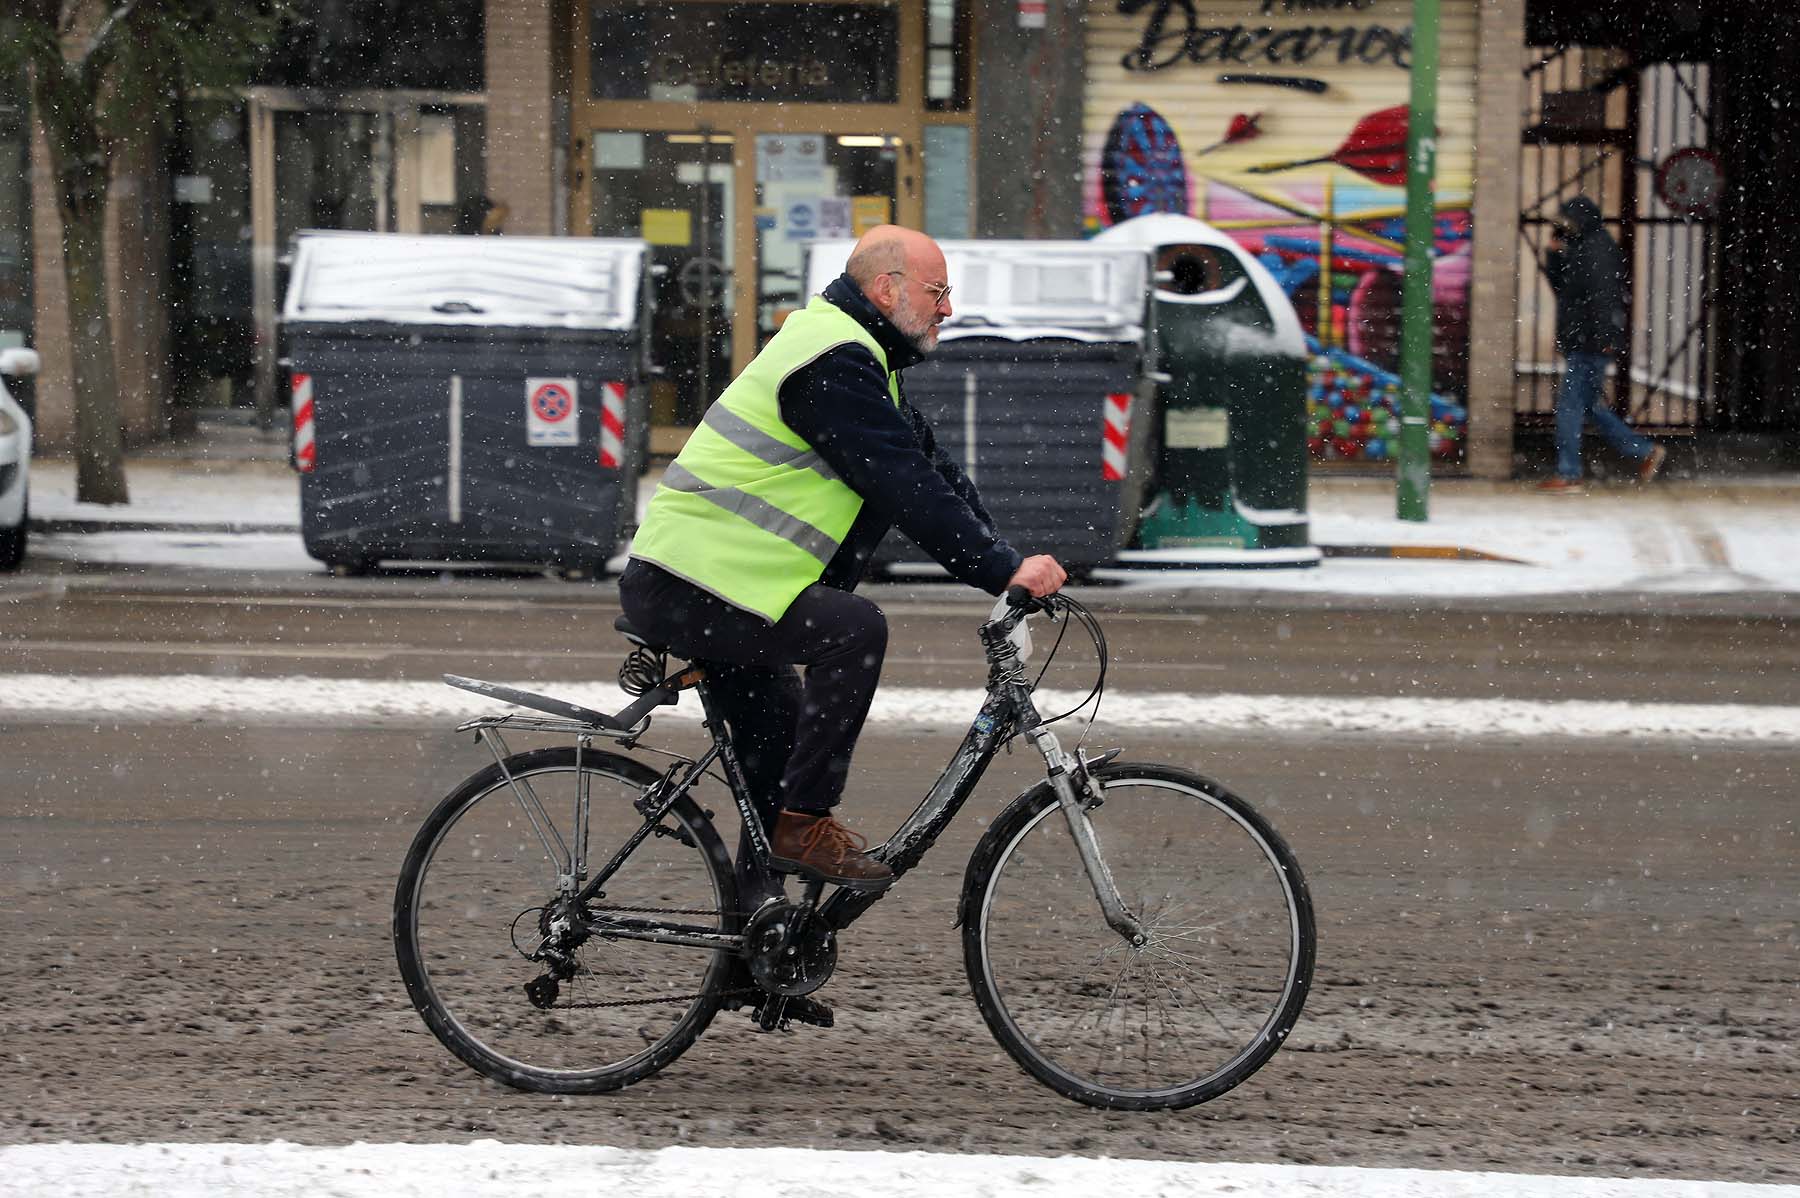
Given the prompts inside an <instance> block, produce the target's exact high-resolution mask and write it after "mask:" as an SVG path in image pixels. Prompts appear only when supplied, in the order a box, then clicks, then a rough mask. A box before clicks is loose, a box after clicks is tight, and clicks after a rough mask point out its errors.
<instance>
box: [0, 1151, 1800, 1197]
mask: <svg viewBox="0 0 1800 1198" xmlns="http://www.w3.org/2000/svg"><path fill="white" fill-rule="evenodd" d="M0 1174H3V1175H4V1176H5V1177H6V1189H7V1192H8V1193H9V1194H15V1195H20V1196H30V1198H37V1196H40V1195H41V1196H43V1198H89V1196H93V1198H116V1196H117V1195H119V1194H158V1195H163V1196H178V1198H186V1196H188V1195H192V1196H194V1198H201V1196H203V1195H204V1196H207V1198H210V1196H211V1195H215V1194H231V1195H234V1196H235V1198H310V1196H311V1195H315V1194H327V1193H328V1194H333V1195H337V1196H339V1198H411V1196H413V1195H430V1196H431V1198H437V1196H438V1195H442V1194H456V1195H458V1198H516V1196H517V1195H519V1194H536V1193H543V1192H545V1189H546V1187H548V1186H550V1185H552V1184H554V1183H553V1182H552V1180H551V1179H556V1178H561V1179H564V1183H565V1184H566V1183H568V1182H570V1181H573V1182H574V1183H575V1185H576V1186H577V1187H578V1188H580V1189H581V1190H583V1191H586V1192H593V1193H628V1194H631V1195H632V1196H633V1198H698V1196H702V1195H716V1194H731V1195H735V1196H736V1198H827V1196H829V1195H838V1194H856V1195H859V1196H860V1198H902V1196H904V1198H913V1196H914V1195H918V1194H930V1195H932V1196H933V1198H993V1196H996V1195H1008V1194H1030V1195H1033V1198H1085V1196H1086V1195H1089V1194H1104V1193H1111V1194H1132V1195H1141V1196H1142V1198H1224V1196H1226V1195H1229V1196H1230V1198H1796V1196H1800V1186H1787V1185H1762V1184H1756V1183H1746V1182H1723V1181H1671V1180H1664V1179H1661V1178H1615V1177H1556V1176H1546V1175H1538V1174H1522V1173H1473V1172H1456V1171H1452V1170H1442V1171H1439V1170H1426V1169H1359V1168H1351V1167H1323V1166H1301V1165H1247V1164H1244V1165H1240V1164H1194V1163H1187V1162H1180V1161H1145V1160H1117V1159H1106V1158H1102V1159H1093V1158H1087V1157H1073V1156H1063V1157H1054V1158H1051V1157H1030V1156H953V1155H950V1154H947V1153H928V1152H842V1151H820V1150H812V1149H805V1148H661V1149H656V1150H654V1151H651V1150H645V1149H626V1148H594V1147H577V1146H571V1145H545V1144H501V1143H498V1142H496V1141H493V1140H478V1141H475V1142H474V1143H470V1144H351V1145H349V1146H347V1147H340V1148H314V1147H306V1146H303V1145H299V1144H289V1143H284V1142H277V1143H273V1144H28V1145H18V1146H13V1147H7V1148H0ZM827 1179H828V1180H827Z"/></svg>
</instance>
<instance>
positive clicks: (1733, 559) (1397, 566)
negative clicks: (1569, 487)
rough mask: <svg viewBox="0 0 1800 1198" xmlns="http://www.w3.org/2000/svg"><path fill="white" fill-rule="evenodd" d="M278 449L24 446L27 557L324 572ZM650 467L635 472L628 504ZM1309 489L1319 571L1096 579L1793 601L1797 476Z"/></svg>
mask: <svg viewBox="0 0 1800 1198" xmlns="http://www.w3.org/2000/svg"><path fill="white" fill-rule="evenodd" d="M285 454H286V440H285V438H284V437H282V436H280V435H275V436H273V437H269V436H265V435H264V434H262V433H260V432H258V431H257V430H255V429H253V428H249V427H247V426H225V427H222V428H216V429H212V430H209V432H208V433H207V435H205V436H203V437H200V438H194V439H190V440H188V441H187V442H182V443H172V444H165V445H159V446H155V447H152V448H150V449H148V450H146V451H144V452H142V453H139V454H136V455H134V456H133V457H132V458H131V459H129V461H128V464H127V475H128V478H129V481H130V487H131V495H132V502H131V503H130V504H129V505H125V506H122V507H103V506H98V505H92V504H79V503H76V502H75V500H74V464H73V462H71V461H68V460H66V459H62V460H59V459H39V460H38V461H36V462H34V463H33V466H32V497H31V507H32V523H33V526H34V537H33V541H32V553H33V555H34V556H41V557H47V558H54V559H61V560H63V561H67V562H78V563H84V564H118V565H177V566H182V565H185V566H195V567H206V566H209V565H217V566H220V567H222V568H235V569H254V570H265V571H290V570H291V571H302V572H306V573H311V574H321V573H322V567H320V566H319V564H318V563H317V562H314V561H313V560H312V559H310V558H308V557H307V556H306V555H305V552H304V550H303V549H302V547H301V545H300V541H299V537H298V529H299V498H298V494H299V479H298V476H297V475H296V474H294V473H293V472H292V471H291V470H290V469H289V468H288V466H287V463H286V458H285ZM654 479H655V473H654V472H653V473H652V474H651V475H649V476H647V477H646V478H645V480H644V482H643V486H642V488H641V492H640V510H641V504H642V500H643V499H645V498H647V497H648V494H649V490H650V488H651V487H652V486H653V485H654ZM1309 490H1310V508H1311V516H1312V539H1313V543H1314V544H1315V545H1317V546H1319V547H1320V549H1321V550H1322V551H1323V553H1324V555H1325V560H1324V561H1323V563H1322V564H1320V565H1318V566H1316V567H1312V568H1282V569H1253V570H1245V569H1208V570H1120V569H1107V570H1103V571H1100V572H1098V574H1097V577H1099V578H1100V579H1101V580H1103V581H1105V582H1108V583H1111V584H1116V585H1118V586H1119V587H1121V588H1122V589H1125V590H1137V591H1146V592H1162V591H1191V590H1205V591H1209V592H1218V591H1257V592H1265V591H1274V592H1288V593H1293V594H1312V595H1354V596H1378V595H1395V596H1403V595H1414V596H1419V597H1421V598H1425V597H1430V598H1433V599H1457V598H1483V597H1486V598H1501V597H1507V596H1530V595H1538V596H1548V595H1570V594H1597V593H1613V594H1620V593H1628V594H1644V595H1664V596H1677V595H1688V596H1703V595H1735V596H1740V597H1742V598H1745V599H1749V598H1752V597H1754V596H1758V595H1766V596H1771V597H1774V596H1782V597H1785V598H1788V599H1793V598H1796V597H1800V519H1797V517H1800V476H1792V475H1784V476H1753V477H1742V478H1731V479H1715V480H1710V481H1692V480H1684V479H1679V478H1676V479H1669V478H1664V479H1659V480H1657V482H1656V483H1654V484H1652V485H1650V486H1641V485H1638V484H1635V483H1623V482H1621V483H1614V484H1609V485H1597V486H1594V487H1592V488H1590V489H1589V490H1588V491H1587V492H1586V493H1585V494H1581V495H1572V496H1557V495H1539V494H1537V493H1535V492H1533V491H1532V490H1531V488H1530V486H1529V484H1527V483H1521V482H1489V481H1484V480H1475V479H1438V480H1434V482H1433V483H1432V487H1431V492H1430V497H1429V509H1430V519H1429V520H1427V521H1425V522H1423V523H1415V522H1408V521H1401V520H1398V519H1396V518H1395V516H1394V508H1395V496H1394V485H1393V482H1392V480H1390V479H1382V478H1344V477H1334V476H1331V475H1316V476H1314V477H1313V479H1312V480H1311V485H1310V488H1309ZM1026 548H1029V547H1026ZM28 568H29V567H28Z"/></svg>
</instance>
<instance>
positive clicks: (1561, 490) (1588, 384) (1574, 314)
mask: <svg viewBox="0 0 1800 1198" xmlns="http://www.w3.org/2000/svg"><path fill="white" fill-rule="evenodd" d="M1544 274H1545V276H1546V277H1547V278H1548V279H1549V280H1550V290H1551V291H1553V292H1555V294H1556V348H1557V349H1558V350H1560V351H1561V352H1562V355H1563V375H1562V383H1561V385H1560V386H1559V387H1558V388H1557V391H1556V473H1555V474H1554V475H1553V476H1551V477H1550V478H1548V479H1545V480H1544V481H1543V482H1541V483H1539V484H1538V488H1537V489H1538V490H1540V491H1545V492H1549V493H1552V494H1565V495H1566V494H1573V493H1578V492H1579V491H1580V490H1581V429H1582V425H1583V424H1584V423H1585V422H1586V421H1587V420H1588V419H1592V420H1593V422H1594V426H1595V427H1596V428H1598V429H1599V430H1600V435H1601V436H1602V437H1605V438H1606V439H1607V440H1608V441H1610V442H1612V443H1613V444H1614V445H1615V446H1617V447H1618V449H1619V452H1620V453H1622V454H1624V455H1625V456H1626V457H1628V458H1631V459H1632V460H1634V461H1636V462H1637V463H1638V478H1639V479H1640V480H1642V481H1644V482H1649V481H1650V480H1651V479H1653V478H1655V477H1656V472H1657V471H1659V470H1661V469H1662V464H1663V459H1664V458H1665V457H1667V456H1668V451H1667V450H1665V449H1664V448H1663V447H1662V446H1660V445H1658V444H1656V443H1655V442H1654V441H1651V440H1650V439H1649V438H1648V437H1644V436H1640V435H1639V434H1638V433H1635V432H1633V431H1632V430H1631V426H1630V425H1628V424H1626V423H1625V422H1624V421H1623V420H1620V419H1619V418H1618V416H1617V415H1615V414H1614V413H1613V410H1612V409H1611V408H1609V407H1608V406H1607V405H1606V402H1605V386H1606V365H1607V362H1608V360H1609V359H1611V358H1615V357H1617V356H1619V355H1620V354H1622V353H1623V352H1624V350H1625V336H1626V333H1625V255H1624V254H1623V253H1621V252H1620V250H1619V246H1618V243H1617V242H1615V241H1614V240H1613V239H1612V236H1611V235H1610V234H1608V233H1607V231H1606V229H1605V228H1604V227H1603V225H1602V224H1601V219H1600V208H1599V206H1598V205H1596V204H1595V203H1594V201H1592V200H1590V199H1588V198H1587V197H1586V196H1580V195H1578V196H1576V197H1575V198H1573V199H1571V200H1569V201H1568V202H1567V203H1565V204H1564V205H1563V206H1562V219H1561V220H1560V221H1559V222H1558V223H1557V224H1556V226H1555V230H1554V232H1553V234H1552V236H1551V239H1550V253H1549V254H1548V255H1546V257H1545V259H1544Z"/></svg>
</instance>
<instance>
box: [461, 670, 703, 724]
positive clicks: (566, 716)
mask: <svg viewBox="0 0 1800 1198" xmlns="http://www.w3.org/2000/svg"><path fill="white" fill-rule="evenodd" d="M444 682H445V683H446V684H448V685H450V686H454V687H456V688H457V689H458V690H465V691H472V692H474V693H475V694H478V695H485V696H487V697H488V698H490V699H498V700H500V701H501V702H502V703H512V704H514V705H515V706H518V707H530V708H532V709H534V710H536V711H542V712H546V713H548V714H549V715H552V716H555V717H558V718H556V719H545V718H543V717H542V716H529V715H519V714H516V713H509V714H507V715H497V716H481V717H479V718H477V719H473V720H470V721H468V722H467V723H465V724H461V725H458V727H457V729H456V730H457V731H458V732H464V731H469V730H473V729H477V728H517V729H519V730H521V731H529V732H564V733H573V734H576V735H593V734H595V733H598V734H600V735H602V736H610V737H614V738H616V739H620V740H629V739H633V738H635V737H638V736H641V735H642V734H643V732H644V729H645V728H647V727H648V726H649V722H650V709H651V708H653V707H666V706H668V705H670V704H672V703H674V702H675V701H676V698H677V688H676V687H675V686H670V685H668V684H667V683H666V682H665V684H663V685H660V686H653V687H651V688H650V689H649V690H647V691H645V692H644V693H643V694H642V695H640V696H638V698H637V699H635V700H633V701H632V703H631V704H630V705H629V706H627V707H626V708H624V709H623V710H622V711H620V712H619V713H618V714H617V715H607V714H605V713H604V712H599V711H595V710H593V709H592V708H589V707H583V706H581V705H580V704H578V703H569V702H566V701H564V700H562V699H554V698H551V697H550V696H549V695H540V694H536V693H535V692H532V691H527V690H520V689H519V688H517V687H513V686H505V685H502V684H501V683H498V682H483V681H482V680H481V679H479V678H465V677H463V676H462V675H461V674H445V675H444Z"/></svg>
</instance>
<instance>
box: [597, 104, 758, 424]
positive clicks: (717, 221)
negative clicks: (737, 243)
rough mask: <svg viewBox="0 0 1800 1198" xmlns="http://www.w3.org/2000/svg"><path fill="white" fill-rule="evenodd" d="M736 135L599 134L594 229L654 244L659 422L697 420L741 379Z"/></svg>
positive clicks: (653, 413)
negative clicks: (735, 357) (734, 330)
mask: <svg viewBox="0 0 1800 1198" xmlns="http://www.w3.org/2000/svg"><path fill="white" fill-rule="evenodd" d="M735 144H736V139H735V138H734V137H733V136H732V135H731V134H728V133H717V132H711V131H700V132H655V131H647V130H613V131H596V132H595V133H594V135H593V187H592V197H593V199H592V211H591V213H590V226H591V228H592V231H593V234H594V236H596V237H641V238H643V239H644V240H645V241H647V242H649V243H650V254H651V273H652V291H653V301H654V303H653V309H654V310H653V314H652V316H651V327H650V349H651V355H652V357H653V359H654V360H655V362H656V364H657V366H658V368H659V371H660V373H659V376H658V377H657V378H656V380H655V381H654V382H653V383H652V384H651V393H650V422H651V424H652V425H653V426H659V427H664V428H667V427H671V426H673V427H677V428H692V427H693V426H694V425H696V424H698V423H699V422H700V416H701V414H702V413H703V412H705V411H706V406H707V405H708V404H709V403H711V402H712V401H713V399H714V398H715V397H716V396H717V395H718V393H719V392H720V391H721V390H723V389H724V387H725V384H726V383H728V382H729V381H730V380H731V363H732V359H731V348H732V335H731V321H732V314H733V313H734V312H735V310H736V304H735V303H734V298H735V297H734V294H733V292H734V287H733V272H734V270H735V266H736V263H735V256H734V254H733V252H732V250H733V246H732V236H731V232H732V200H733V196H734V195H735V193H736V189H735V177H734V172H733V165H732V156H733V151H734V147H735ZM653 448H654V447H653Z"/></svg>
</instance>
